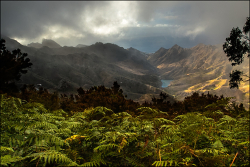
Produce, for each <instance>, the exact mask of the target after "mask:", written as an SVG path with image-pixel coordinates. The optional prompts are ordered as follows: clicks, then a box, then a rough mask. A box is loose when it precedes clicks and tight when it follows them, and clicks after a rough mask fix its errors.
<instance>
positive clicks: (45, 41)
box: [27, 39, 62, 49]
mask: <svg viewBox="0 0 250 167" xmlns="http://www.w3.org/2000/svg"><path fill="white" fill-rule="evenodd" d="M27 46H28V47H33V48H37V49H40V48H42V47H44V46H47V47H49V48H61V47H62V46H61V45H59V44H58V43H56V42H55V41H53V40H51V39H43V40H42V43H38V42H36V43H34V42H32V43H30V44H28V45H27Z"/></svg>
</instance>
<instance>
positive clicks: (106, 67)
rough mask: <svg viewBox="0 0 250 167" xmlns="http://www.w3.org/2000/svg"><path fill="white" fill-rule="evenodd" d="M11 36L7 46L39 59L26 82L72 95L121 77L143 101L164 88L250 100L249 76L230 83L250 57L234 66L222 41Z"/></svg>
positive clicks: (130, 94) (126, 89)
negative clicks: (188, 43)
mask: <svg viewBox="0 0 250 167" xmlns="http://www.w3.org/2000/svg"><path fill="white" fill-rule="evenodd" d="M5 40H6V47H7V49H9V50H14V49H16V48H20V49H21V50H22V52H23V53H28V57H29V58H30V59H31V62H32V63H33V66H32V67H31V68H30V69H29V71H28V73H27V74H25V75H23V76H22V77H21V81H19V83H18V84H19V85H20V86H21V85H22V84H25V83H26V84H34V85H36V84H42V86H44V87H45V88H47V89H49V90H50V91H52V92H53V91H57V92H58V93H65V94H68V95H69V94H72V93H73V94H75V93H76V89H78V88H79V87H82V88H84V89H89V88H90V87H91V86H100V85H104V86H105V87H111V86H112V84H113V82H114V81H117V82H118V83H119V85H120V86H121V88H122V90H123V93H124V94H125V95H127V99H132V100H134V101H137V102H144V101H148V102H150V101H151V98H152V97H158V95H159V94H160V92H165V93H167V94H169V95H170V96H171V97H174V98H175V99H176V100H183V99H184V98H185V97H186V96H189V95H191V94H192V93H193V92H199V93H205V94H206V93H208V92H209V93H211V94H216V95H218V96H220V95H222V94H223V95H224V96H225V97H229V96H233V97H236V98H235V100H236V101H237V102H241V103H243V104H244V106H246V107H247V106H248V105H249V83H248V82H242V84H241V85H240V87H239V89H230V88H229V73H230V72H231V71H232V70H235V69H239V70H243V72H244V73H245V74H246V75H249V61H244V62H243V64H242V65H240V66H236V67H235V66H234V67H232V66H231V63H230V62H229V61H228V58H227V57H226V55H225V53H224V52H223V50H222V44H221V45H216V46H212V45H204V44H198V45H196V46H194V47H192V48H182V47H180V46H178V45H174V46H173V47H171V48H169V49H165V48H160V49H159V50H158V51H156V52H155V53H153V54H146V53H143V52H141V51H139V50H136V49H134V48H132V47H131V48H128V49H124V48H122V47H119V46H118V45H115V44H111V43H106V44H103V43H101V42H97V43H95V44H93V45H90V46H87V45H82V44H81V45H80V44H79V45H77V46H76V47H68V46H64V47H62V46H60V45H59V44H57V43H56V42H55V41H52V40H44V41H43V42H42V44H39V43H31V44H29V45H27V46H24V45H21V44H20V43H18V42H17V41H15V40H13V39H10V38H8V37H5ZM167 80H168V81H171V83H167ZM165 84H166V85H165Z"/></svg>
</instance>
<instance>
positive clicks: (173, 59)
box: [148, 44, 249, 104]
mask: <svg viewBox="0 0 250 167" xmlns="http://www.w3.org/2000/svg"><path fill="white" fill-rule="evenodd" d="M148 60H149V62H150V63H151V64H152V65H154V66H156V67H157V68H158V70H159V73H160V76H161V78H162V79H170V80H172V79H173V80H174V81H172V82H171V84H170V85H169V86H168V87H167V88H165V90H166V91H167V92H169V93H170V94H172V95H175V96H176V98H177V99H178V100H183V99H184V97H186V96H188V95H191V94H192V93H193V92H195V91H199V92H205V93H207V92H208V91H209V92H210V93H213V94H217V95H221V94H223V95H225V96H235V97H236V99H237V101H240V102H243V103H244V104H247V103H249V83H248V82H245V83H242V84H241V86H240V88H239V90H237V89H230V88H229V79H230V78H229V73H230V72H231V71H232V70H235V69H239V70H243V71H244V73H245V74H247V75H249V61H248V60H245V61H244V63H243V64H242V65H240V66H235V67H232V66H231V63H230V62H229V61H228V58H227V56H226V55H225V53H224V52H223V49H222V45H217V46H211V45H204V44H199V45H197V46H195V47H192V48H190V49H187V48H181V47H180V46H178V45H175V46H173V47H172V48H170V49H164V48H161V49H159V50H158V51H157V52H156V53H155V54H152V55H151V56H149V58H148Z"/></svg>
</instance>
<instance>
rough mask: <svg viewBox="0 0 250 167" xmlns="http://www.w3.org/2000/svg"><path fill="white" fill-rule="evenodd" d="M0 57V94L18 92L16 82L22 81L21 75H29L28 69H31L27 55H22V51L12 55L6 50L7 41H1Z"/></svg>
mask: <svg viewBox="0 0 250 167" xmlns="http://www.w3.org/2000/svg"><path fill="white" fill-rule="evenodd" d="M0 43H1V55H0V92H14V91H17V90H18V89H17V86H16V85H15V81H18V80H20V77H21V74H25V73H27V70H25V69H26V68H29V67H31V65H32V63H30V59H29V58H25V57H27V53H22V52H21V50H20V49H16V50H13V51H12V53H11V52H10V51H8V50H6V47H5V40H4V39H1V42H0Z"/></svg>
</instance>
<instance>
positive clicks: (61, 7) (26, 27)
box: [1, 1, 107, 38]
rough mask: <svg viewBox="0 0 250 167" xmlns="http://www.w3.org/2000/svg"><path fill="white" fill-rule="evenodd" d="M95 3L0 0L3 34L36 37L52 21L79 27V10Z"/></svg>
mask: <svg viewBox="0 0 250 167" xmlns="http://www.w3.org/2000/svg"><path fill="white" fill-rule="evenodd" d="M106 4H107V3H103V5H104V6H105V5H106ZM95 6H98V4H97V3H96V2H94V3H93V2H91V3H90V2H84V3H83V2H74V3H72V2H65V1H62V2H56V1H54V2H49V1H47V2H43V1H40V2H39V1H30V2H22V1H21V2H18V1H12V2H6V1H4V2H1V30H2V33H4V34H6V35H10V36H17V37H26V38H36V37H37V36H39V35H42V34H43V33H44V32H46V31H48V30H47V29H48V27H50V26H53V25H60V26H63V27H68V28H73V29H74V30H77V31H81V30H82V28H83V27H81V26H80V24H79V21H80V20H81V17H82V12H83V11H84V10H91V9H92V10H93V9H94V8H95Z"/></svg>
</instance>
